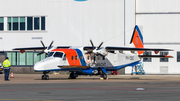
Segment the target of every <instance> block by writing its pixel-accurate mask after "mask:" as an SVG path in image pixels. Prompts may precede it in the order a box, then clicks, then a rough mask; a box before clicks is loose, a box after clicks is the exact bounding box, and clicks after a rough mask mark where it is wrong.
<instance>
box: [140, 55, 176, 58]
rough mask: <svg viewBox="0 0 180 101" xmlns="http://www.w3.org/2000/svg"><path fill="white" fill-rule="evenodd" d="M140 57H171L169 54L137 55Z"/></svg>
mask: <svg viewBox="0 0 180 101" xmlns="http://www.w3.org/2000/svg"><path fill="white" fill-rule="evenodd" d="M139 57H140V58H173V56H170V55H139Z"/></svg>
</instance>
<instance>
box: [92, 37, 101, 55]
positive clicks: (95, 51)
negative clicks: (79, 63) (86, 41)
mask: <svg viewBox="0 0 180 101" xmlns="http://www.w3.org/2000/svg"><path fill="white" fill-rule="evenodd" d="M90 42H91V45H92V47H93V51H92V52H89V53H94V54H95V55H101V56H102V54H100V53H99V52H98V50H99V49H100V48H101V46H102V44H103V42H101V43H100V45H99V46H98V47H97V48H96V47H94V44H93V42H92V40H90Z"/></svg>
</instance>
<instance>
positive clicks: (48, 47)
mask: <svg viewBox="0 0 180 101" xmlns="http://www.w3.org/2000/svg"><path fill="white" fill-rule="evenodd" d="M53 42H54V41H52V42H51V44H50V45H49V47H48V50H49V49H50V48H51V46H52V44H53Z"/></svg>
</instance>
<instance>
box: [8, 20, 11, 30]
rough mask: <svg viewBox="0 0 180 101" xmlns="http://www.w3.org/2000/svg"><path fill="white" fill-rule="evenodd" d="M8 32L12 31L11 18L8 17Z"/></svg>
mask: <svg viewBox="0 0 180 101" xmlns="http://www.w3.org/2000/svg"><path fill="white" fill-rule="evenodd" d="M7 30H8V31H10V30H11V17H8V20H7Z"/></svg>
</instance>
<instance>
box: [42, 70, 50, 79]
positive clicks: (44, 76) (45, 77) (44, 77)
mask: <svg viewBox="0 0 180 101" xmlns="http://www.w3.org/2000/svg"><path fill="white" fill-rule="evenodd" d="M47 73H49V72H46V71H45V72H43V74H44V75H42V80H49V75H46V74H47Z"/></svg>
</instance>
